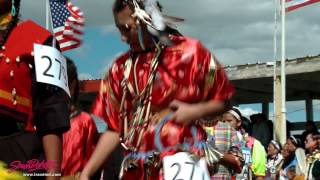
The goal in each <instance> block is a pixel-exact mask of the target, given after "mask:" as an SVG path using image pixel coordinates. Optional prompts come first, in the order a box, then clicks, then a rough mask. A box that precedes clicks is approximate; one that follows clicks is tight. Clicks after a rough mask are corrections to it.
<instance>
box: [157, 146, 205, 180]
mask: <svg viewBox="0 0 320 180" xmlns="http://www.w3.org/2000/svg"><path fill="white" fill-rule="evenodd" d="M163 170H164V179H165V180H210V176H209V173H208V169H207V164H206V161H205V159H204V158H201V159H200V160H199V161H198V162H195V161H194V160H192V159H191V158H190V155H189V154H188V153H186V152H179V153H177V154H174V155H172V156H166V157H164V159H163Z"/></svg>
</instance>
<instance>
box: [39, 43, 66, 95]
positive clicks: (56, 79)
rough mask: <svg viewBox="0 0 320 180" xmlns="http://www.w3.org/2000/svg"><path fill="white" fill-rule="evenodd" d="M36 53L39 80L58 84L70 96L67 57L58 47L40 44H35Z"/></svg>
mask: <svg viewBox="0 0 320 180" xmlns="http://www.w3.org/2000/svg"><path fill="white" fill-rule="evenodd" d="M34 55H35V56H34V64H35V68H36V79H37V82H42V83H46V84H52V85H55V86H58V87H60V88H62V89H63V90H64V91H65V92H66V93H67V94H68V95H69V96H70V92H69V86H68V75H67V64H66V59H65V57H64V56H63V55H62V54H61V53H60V52H59V51H58V50H57V49H55V48H53V47H51V46H44V45H40V44H34Z"/></svg>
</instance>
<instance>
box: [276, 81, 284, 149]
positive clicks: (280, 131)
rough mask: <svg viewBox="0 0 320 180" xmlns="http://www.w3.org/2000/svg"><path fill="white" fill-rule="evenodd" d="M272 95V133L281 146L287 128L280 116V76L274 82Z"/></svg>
mask: <svg viewBox="0 0 320 180" xmlns="http://www.w3.org/2000/svg"><path fill="white" fill-rule="evenodd" d="M274 93H275V100H274V103H275V106H274V107H275V110H274V112H275V118H274V123H273V132H274V133H275V138H276V140H277V141H279V142H280V143H281V144H282V145H283V144H285V142H286V139H287V133H286V132H287V128H286V119H284V118H283V116H282V114H283V113H282V111H281V107H282V104H281V98H282V97H281V79H280V76H277V77H276V81H275V88H274Z"/></svg>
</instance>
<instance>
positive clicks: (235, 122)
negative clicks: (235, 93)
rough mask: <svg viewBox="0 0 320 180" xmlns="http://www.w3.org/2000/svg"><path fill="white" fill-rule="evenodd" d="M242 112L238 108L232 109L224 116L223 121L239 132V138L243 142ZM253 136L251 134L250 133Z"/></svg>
mask: <svg viewBox="0 0 320 180" xmlns="http://www.w3.org/2000/svg"><path fill="white" fill-rule="evenodd" d="M242 118H243V117H242V115H241V112H240V111H239V110H238V109H237V108H234V107H233V108H231V109H230V110H229V111H227V112H225V113H224V114H223V118H222V120H223V121H225V122H227V123H229V124H230V126H231V127H233V128H234V129H235V130H236V131H237V136H238V139H239V140H240V141H242V134H241V132H240V127H241V119H242ZM249 134H251V132H250V133H249Z"/></svg>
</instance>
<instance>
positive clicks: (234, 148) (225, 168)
mask: <svg viewBox="0 0 320 180" xmlns="http://www.w3.org/2000/svg"><path fill="white" fill-rule="evenodd" d="M201 124H202V127H203V128H204V129H205V130H206V132H207V134H208V141H213V142H212V143H214V145H215V148H217V150H219V151H220V152H222V153H224V154H225V153H228V152H231V153H233V154H234V155H235V156H240V157H241V158H242V155H241V152H240V147H241V145H240V141H239V139H238V136H237V132H236V130H235V129H233V127H231V126H230V125H229V123H226V122H223V119H222V116H217V117H216V118H215V119H214V120H213V121H204V120H202V121H201ZM240 164H241V163H240V162H239V165H240ZM211 171H212V172H210V174H212V176H211V179H225V180H229V179H230V180H231V179H232V176H233V175H234V173H235V170H234V169H233V168H231V167H230V163H220V164H218V165H217V166H216V167H215V168H214V169H212V170H211Z"/></svg>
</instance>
